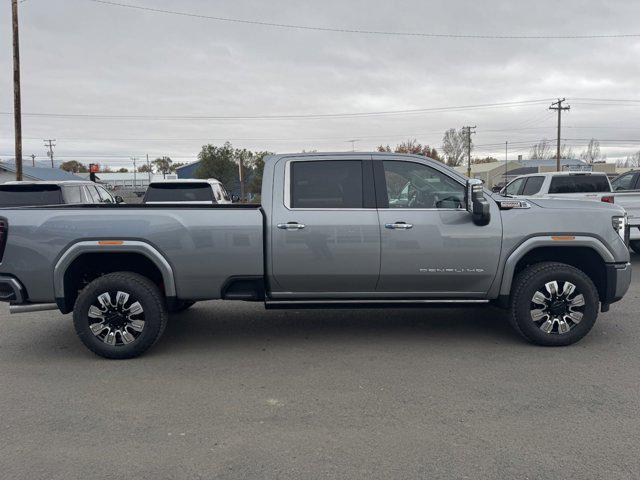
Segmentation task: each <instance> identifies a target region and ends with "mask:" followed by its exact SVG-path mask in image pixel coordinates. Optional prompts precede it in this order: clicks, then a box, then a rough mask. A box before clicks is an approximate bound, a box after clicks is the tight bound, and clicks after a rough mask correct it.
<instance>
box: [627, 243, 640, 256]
mask: <svg viewBox="0 0 640 480" xmlns="http://www.w3.org/2000/svg"><path fill="white" fill-rule="evenodd" d="M629 245H631V250H633V251H634V252H636V253H640V240H631V241H630V242H629Z"/></svg>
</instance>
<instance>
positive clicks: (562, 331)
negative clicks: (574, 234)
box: [510, 262, 600, 346]
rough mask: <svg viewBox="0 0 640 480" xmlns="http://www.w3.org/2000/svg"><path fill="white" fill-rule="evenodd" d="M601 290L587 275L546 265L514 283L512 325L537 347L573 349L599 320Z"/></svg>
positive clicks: (526, 271) (530, 270)
mask: <svg viewBox="0 0 640 480" xmlns="http://www.w3.org/2000/svg"><path fill="white" fill-rule="evenodd" d="M599 303H600V300H599V297H598V290H597V289H596V287H595V285H594V284H593V282H592V281H591V279H590V278H589V277H588V276H587V275H585V273H584V272H582V271H581V270H578V269H577V268H575V267H572V266H570V265H565V264H563V263H555V262H543V263H538V264H535V265H531V266H530V267H527V268H526V269H524V270H523V271H522V272H520V273H519V274H518V276H517V277H516V279H515V280H514V285H513V289H512V295H511V315H510V323H511V325H512V326H513V328H514V329H515V330H516V331H517V332H518V333H519V334H520V335H522V336H523V337H524V338H525V339H527V340H528V341H530V342H532V343H535V344H537V345H549V346H562V345H571V344H572V343H575V342H577V341H578V340H580V339H581V338H582V337H584V336H585V335H586V334H587V333H589V331H590V330H591V328H592V327H593V325H594V323H595V321H596V318H597V316H598V306H599Z"/></svg>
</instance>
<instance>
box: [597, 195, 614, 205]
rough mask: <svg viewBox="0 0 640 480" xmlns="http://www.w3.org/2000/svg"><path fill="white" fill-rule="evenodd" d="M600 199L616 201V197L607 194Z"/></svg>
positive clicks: (602, 200) (610, 201)
mask: <svg viewBox="0 0 640 480" xmlns="http://www.w3.org/2000/svg"><path fill="white" fill-rule="evenodd" d="M600 201H601V202H604V203H615V198H614V197H613V195H605V196H604V197H602V198H600Z"/></svg>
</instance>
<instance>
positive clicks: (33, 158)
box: [31, 153, 36, 167]
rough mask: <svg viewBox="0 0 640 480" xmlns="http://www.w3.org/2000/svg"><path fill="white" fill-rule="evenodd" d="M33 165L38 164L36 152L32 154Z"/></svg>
mask: <svg viewBox="0 0 640 480" xmlns="http://www.w3.org/2000/svg"><path fill="white" fill-rule="evenodd" d="M31 166H32V167H35V166H36V154H35V153H32V154H31Z"/></svg>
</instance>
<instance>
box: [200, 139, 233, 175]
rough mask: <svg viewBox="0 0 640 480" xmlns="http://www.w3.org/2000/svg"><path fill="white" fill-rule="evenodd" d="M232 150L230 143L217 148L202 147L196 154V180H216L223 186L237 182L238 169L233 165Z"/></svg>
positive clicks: (210, 146)
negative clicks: (198, 163)
mask: <svg viewBox="0 0 640 480" xmlns="http://www.w3.org/2000/svg"><path fill="white" fill-rule="evenodd" d="M234 153H235V152H234V149H233V146H232V145H231V143H230V142H225V144H224V145H222V146H221V147H218V146H216V145H211V144H208V145H203V146H202V150H201V151H200V153H199V154H198V161H199V162H200V165H199V166H198V168H197V170H196V172H195V176H196V178H216V179H218V180H220V181H221V182H222V183H223V184H224V185H226V186H231V185H233V184H234V183H235V182H236V181H237V180H238V167H237V165H236V163H235V158H234Z"/></svg>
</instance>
